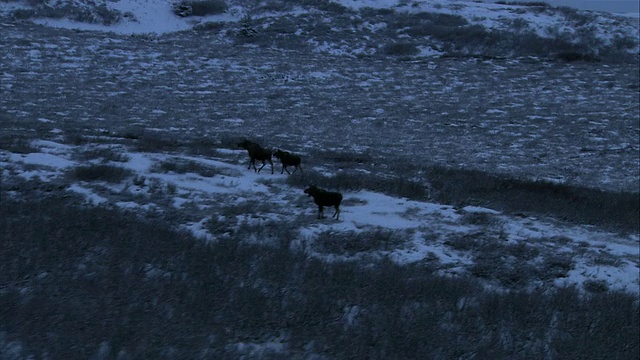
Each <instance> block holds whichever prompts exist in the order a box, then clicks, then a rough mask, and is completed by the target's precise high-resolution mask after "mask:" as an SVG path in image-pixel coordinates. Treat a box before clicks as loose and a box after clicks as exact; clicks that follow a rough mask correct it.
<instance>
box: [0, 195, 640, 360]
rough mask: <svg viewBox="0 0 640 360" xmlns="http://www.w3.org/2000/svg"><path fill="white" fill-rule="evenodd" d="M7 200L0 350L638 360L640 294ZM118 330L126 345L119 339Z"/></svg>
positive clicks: (36, 200) (69, 203) (0, 212)
mask: <svg viewBox="0 0 640 360" xmlns="http://www.w3.org/2000/svg"><path fill="white" fill-rule="evenodd" d="M26 196H27V197H29V196H30V195H29V194H26ZM0 197H1V198H2V199H7V200H6V201H5V200H3V201H2V202H0V219H2V221H3V231H0V248H1V249H0V250H1V251H0V283H2V284H5V286H4V288H3V290H2V291H1V292H0V304H4V305H6V304H8V305H6V306H0V318H2V319H3V326H4V328H3V332H5V333H6V334H11V338H8V337H6V335H2V334H3V333H2V332H0V344H2V341H4V342H5V343H13V344H14V345H15V344H17V343H18V342H20V344H21V348H20V354H26V355H29V354H38V353H40V354H41V353H47V354H48V355H49V356H50V357H52V358H65V357H68V356H69V349H70V348H73V355H74V356H78V357H82V358H90V357H91V356H92V355H94V354H96V351H97V349H101V348H104V342H105V339H108V341H109V345H110V349H113V350H112V353H120V354H125V352H126V355H127V356H130V357H132V358H147V357H152V358H163V357H167V354H171V356H169V357H173V358H199V357H202V355H203V354H206V355H207V356H210V357H215V358H225V357H234V358H236V357H240V356H241V355H242V354H246V351H244V350H242V349H240V348H239V346H238V344H244V348H245V349H246V348H247V347H249V346H250V345H247V344H257V345H256V346H260V345H262V344H264V343H273V342H274V339H278V338H283V334H290V335H285V336H284V338H283V340H284V339H285V338H286V340H284V341H286V346H283V348H282V349H279V350H277V351H276V353H275V354H274V356H275V357H282V358H291V357H304V358H312V357H314V356H317V355H318V354H319V353H322V354H323V356H326V357H330V358H388V357H389V354H394V357H398V358H429V357H430V356H432V355H433V354H438V355H440V356H441V357H442V358H458V357H464V358H467V357H469V358H470V357H474V356H475V357H479V358H510V357H513V354H515V353H518V356H519V357H523V358H535V357H536V356H539V355H540V354H541V353H545V352H548V353H552V354H557V356H558V357H561V358H567V359H569V358H571V359H573V358H619V359H634V358H637V357H638V355H639V354H638V347H634V346H628V345H629V344H634V342H635V341H636V337H637V334H638V331H639V328H640V324H639V323H640V321H639V314H638V313H639V310H638V307H637V297H636V295H633V294H625V293H618V292H610V291H607V292H602V293H598V292H596V293H592V294H591V295H590V296H586V297H585V296H581V295H580V293H579V292H578V291H577V290H576V289H575V288H564V289H558V290H555V291H547V292H546V293H542V292H538V291H533V292H530V291H526V292H525V291H511V292H508V293H492V292H488V291H486V290H484V289H483V288H482V287H481V286H480V285H479V284H478V283H477V282H474V281H473V280H472V279H462V278H453V277H440V276H436V275H434V274H433V271H432V269H430V268H429V267H425V266H423V265H422V264H413V265H398V264H395V263H393V262H391V261H389V260H388V259H380V260H375V259H373V258H369V259H367V262H366V263H363V262H358V261H350V262H342V261H333V262H330V263H328V262H325V261H322V260H319V259H314V258H309V257H308V256H306V254H304V253H302V252H292V251H289V247H288V246H287V242H286V241H284V240H282V239H281V240H282V241H281V242H278V241H276V242H275V243H276V244H281V245H276V246H263V245H261V244H250V243H248V242H237V241H233V240H231V241H219V242H214V243H209V244H203V243H202V242H200V241H197V240H196V239H194V238H192V237H191V236H190V235H189V234H188V233H187V232H178V231H174V230H171V225H170V224H168V223H167V222H166V221H164V219H163V218H158V219H156V220H144V219H143V218H141V217H139V216H138V215H136V214H135V213H129V212H118V211H114V210H110V209H108V208H104V207H80V206H78V205H77V199H70V198H65V197H62V196H60V197H57V196H41V194H32V195H31V197H29V200H28V201H23V200H20V201H16V200H12V199H11V198H9V197H7V196H5V194H0ZM272 235H273V236H275V237H282V238H287V237H288V236H289V235H288V234H287V231H278V232H273V233H272ZM276 240H278V239H276ZM105 289H108V290H109V291H105ZM78 324H81V326H78ZM122 324H126V326H127V336H124V337H118V336H114V335H113V334H118V333H119V332H118V331H119V329H121V327H122V326H123V325H122ZM611 329H615V331H612V330H611ZM461 331H463V332H464V336H460V333H461ZM212 333H215V334H216V336H215V337H212V336H211V334H212ZM425 333H428V334H431V337H430V338H429V341H424V334H425ZM3 336H5V337H3ZM52 338H55V339H56V341H55V342H51V339H52ZM539 339H546V340H545V341H544V342H540V341H539ZM372 342H375V344H376V346H371V344H372ZM157 344H163V345H161V346H158V345H157ZM124 349H126V350H124ZM0 351H6V350H0Z"/></svg>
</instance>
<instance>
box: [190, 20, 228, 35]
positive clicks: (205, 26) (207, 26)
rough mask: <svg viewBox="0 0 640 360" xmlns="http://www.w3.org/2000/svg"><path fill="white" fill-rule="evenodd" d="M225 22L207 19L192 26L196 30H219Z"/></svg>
mask: <svg viewBox="0 0 640 360" xmlns="http://www.w3.org/2000/svg"><path fill="white" fill-rule="evenodd" d="M224 27H225V23H224V22H219V21H207V22H205V23H202V24H197V25H196V26H194V27H193V29H194V30H198V31H211V32H219V31H221V30H222V29H224Z"/></svg>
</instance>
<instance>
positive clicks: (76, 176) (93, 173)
mask: <svg viewBox="0 0 640 360" xmlns="http://www.w3.org/2000/svg"><path fill="white" fill-rule="evenodd" d="M68 175H69V176H70V177H71V178H72V179H73V180H79V181H106V182H109V183H119V182H121V181H123V180H125V179H126V178H128V177H130V176H132V175H133V172H132V171H131V170H129V169H125V168H123V167H119V166H113V165H106V164H99V165H86V166H78V167H75V168H73V169H71V170H69V171H68Z"/></svg>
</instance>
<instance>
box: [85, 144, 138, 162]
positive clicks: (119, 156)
mask: <svg viewBox="0 0 640 360" xmlns="http://www.w3.org/2000/svg"><path fill="white" fill-rule="evenodd" d="M76 157H77V159H78V160H82V161H87V160H96V159H101V160H102V162H109V161H114V162H127V161H129V156H127V155H126V154H123V153H122V152H120V151H117V150H115V149H114V148H112V147H99V148H93V149H89V150H85V151H82V152H80V153H78V154H77V155H76Z"/></svg>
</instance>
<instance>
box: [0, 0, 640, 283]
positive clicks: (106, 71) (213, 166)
mask: <svg viewBox="0 0 640 360" xmlns="http://www.w3.org/2000/svg"><path fill="white" fill-rule="evenodd" d="M115 4H116V5H114V6H119V7H122V9H120V10H122V11H132V12H134V13H135V15H136V18H137V22H129V23H122V24H119V25H114V26H112V27H110V28H104V27H102V26H97V25H91V26H89V25H86V24H82V25H79V24H75V23H71V22H68V21H66V20H59V21H53V20H38V21H37V23H40V24H46V25H55V26H59V27H62V28H49V27H44V26H41V25H37V24H32V23H27V22H16V21H11V20H3V21H2V22H1V23H0V31H1V33H2V36H1V37H0V48H1V49H3V50H4V51H3V52H2V54H1V55H0V60H1V64H2V65H1V67H0V81H1V82H0V90H1V91H2V94H3V96H2V97H1V98H0V107H1V108H2V109H3V111H2V113H0V121H1V122H2V125H1V128H0V130H1V131H2V136H3V138H5V139H9V138H11V139H14V140H7V141H6V142H7V143H11V144H12V145H11V146H6V147H7V149H4V150H0V165H2V179H3V181H7V182H12V181H14V180H15V179H17V178H25V179H30V178H33V177H37V178H39V179H41V180H44V181H46V182H52V183H60V182H63V183H64V187H65V188H66V189H69V190H72V191H75V192H77V193H81V194H84V195H85V197H86V199H87V201H88V202H89V203H92V204H95V205H101V206H115V207H121V208H135V209H140V211H142V212H145V211H160V212H168V211H173V210H176V209H177V210H178V212H179V213H181V214H182V215H181V216H178V217H177V218H176V224H175V225H176V226H178V227H184V228H188V229H189V230H190V231H192V232H193V233H194V234H196V235H197V236H199V237H200V238H202V239H203V241H220V240H222V239H227V238H230V237H233V236H236V235H238V232H242V231H245V230H246V229H250V230H251V229H253V230H251V231H253V232H254V234H253V235H251V236H248V237H247V238H245V239H244V241H268V240H265V239H266V237H261V236H260V234H261V232H262V231H266V230H259V229H268V228H269V227H270V226H275V224H279V223H286V224H288V226H290V227H291V237H292V238H294V239H295V241H294V242H293V244H294V245H293V246H298V247H301V248H303V249H305V251H307V252H308V253H309V254H310V255H311V256H315V257H319V258H323V259H326V260H327V261H332V260H335V259H345V258H359V257H362V258H366V257H367V256H389V257H391V258H392V259H394V261H397V262H400V263H407V262H416V261H423V262H430V263H433V264H437V267H438V269H439V271H440V272H441V273H444V274H469V273H471V274H473V275H476V276H478V277H480V278H483V279H485V280H486V283H487V286H497V287H519V288H522V287H524V288H535V287H539V286H541V287H546V286H551V285H564V284H568V283H569V284H582V283H584V282H585V281H592V282H599V283H605V284H607V285H608V286H609V287H610V288H612V289H622V290H626V291H630V292H636V293H637V292H638V291H639V288H638V282H639V279H638V267H639V266H640V260H639V256H640V253H639V239H638V235H637V234H625V235H620V234H615V233H609V232H605V231H602V230H599V229H597V228H593V227H587V226H576V225H568V224H564V223H562V222H559V221H553V220H550V219H540V218H532V217H517V216H511V215H508V214H503V213H500V212H497V211H494V210H492V209H487V208H476V207H454V206H451V205H443V204H435V203H428V202H420V201H413V200H408V199H402V198H394V197H391V196H388V195H385V194H382V193H375V192H370V191H360V192H349V193H344V195H345V203H344V206H343V212H342V219H341V221H339V222H336V221H332V220H321V221H317V220H315V214H316V208H315V206H314V205H313V203H312V202H311V200H309V199H307V198H306V197H304V196H303V194H302V192H301V189H299V188H295V187H291V186H289V185H287V183H286V181H285V179H286V178H285V176H282V175H279V174H275V175H271V174H269V173H265V171H263V172H262V173H260V174H255V173H253V172H252V171H248V170H247V169H246V167H245V165H243V164H245V161H246V154H245V153H244V151H241V150H236V149H231V147H229V146H225V145H224V144H226V145H228V144H229V143H230V141H231V139H236V138H239V137H242V136H249V137H252V138H258V139H259V140H260V141H261V142H262V143H263V144H266V145H269V146H273V147H283V148H286V149H288V150H293V151H296V152H298V153H301V154H303V156H304V159H305V162H304V164H303V165H304V166H305V168H307V169H310V170H316V171H320V172H324V173H328V174H331V173H337V172H339V171H341V167H342V166H343V165H335V164H332V163H327V162H326V161H325V160H326V154H327V153H330V154H348V155H349V156H352V157H354V158H357V157H361V158H362V159H365V163H364V164H361V166H362V168H363V171H369V172H379V173H381V174H389V175H390V176H404V174H393V173H392V171H393V170H390V169H393V165H394V164H398V163H402V164H410V163H414V164H417V165H418V168H419V165H426V164H441V165H445V166H453V167H457V168H471V169H480V170H485V171H489V172H499V173H504V174H509V175H511V176H516V177H522V178H531V179H544V180H551V181H554V182H560V183H567V184H575V185H584V186H587V187H593V188H603V189H608V190H624V191H637V189H638V186H639V177H640V172H639V167H638V152H639V151H640V146H639V140H638V138H639V135H640V127H639V124H638V121H639V100H638V88H639V86H638V68H637V66H636V64H624V63H623V64H593V63H558V62H547V61H543V60H540V59H504V60H500V59H493V60H479V59H466V60H460V59H447V58H438V57H433V55H437V52H432V51H430V50H429V49H426V48H425V49H423V50H424V51H423V53H422V54H423V55H424V57H418V58H417V59H415V61H405V62H401V61H395V60H389V59H384V58H381V57H376V56H372V57H358V55H362V54H369V53H371V51H373V50H371V49H367V48H362V49H354V48H353V47H351V46H346V45H344V44H341V42H339V41H335V40H333V39H335V36H334V35H331V34H329V35H327V36H326V37H324V38H314V39H310V40H309V41H307V42H305V43H304V46H306V47H304V48H303V49H308V50H309V51H300V49H292V50H291V51H284V50H282V48H278V49H275V48H263V47H259V46H255V45H251V44H248V45H238V44H235V43H233V42H231V41H229V39H228V37H226V36H225V35H223V34H222V33H215V32H194V31H182V32H175V31H177V30H186V29H189V28H191V27H192V26H193V22H191V23H189V22H187V21H185V20H178V19H176V18H174V17H171V16H170V15H169V9H168V6H166V7H162V6H157V7H153V9H154V12H153V13H150V12H149V11H150V10H149V9H150V8H151V7H149V6H145V3H144V2H127V1H123V0H121V1H120V2H117V3H115ZM345 4H346V5H348V6H356V4H358V6H360V5H367V6H372V7H383V6H389V5H390V4H389V3H388V2H383V1H367V2H358V3H356V2H345ZM394 4H395V2H394ZM420 6H421V7H422V8H424V9H427V7H428V10H429V9H430V10H437V11H440V12H443V13H453V12H455V13H457V14H459V13H462V14H465V16H467V17H468V18H470V19H475V20H477V21H481V22H482V24H483V25H484V26H487V27H496V28H499V27H500V26H501V25H500V24H502V23H503V22H501V21H500V19H503V17H504V16H505V14H508V13H517V12H518V9H519V8H520V7H515V6H513V7H509V8H507V9H505V7H504V6H502V7H500V6H497V5H492V4H484V5H482V6H480V5H477V6H476V5H471V4H468V3H465V4H457V5H455V6H454V5H452V3H451V2H445V1H438V2H429V3H427V2H420ZM417 8H420V7H399V8H398V9H399V10H402V11H417V10H416V9H417ZM422 8H420V9H422ZM232 9H233V11H230V12H228V13H226V14H224V15H220V16H218V17H215V18H211V19H198V20H197V22H199V21H204V20H211V21H237V20H238V19H240V18H241V16H242V14H243V11H244V10H243V8H240V7H234V8H232ZM424 9H423V10H424ZM156 11H158V12H156ZM296 11H297V12H296ZM496 14H498V15H496ZM288 16H299V17H298V18H295V19H296V21H298V22H299V24H300V25H299V26H300V28H301V29H303V30H301V32H304V31H306V30H304V28H305V26H310V27H314V26H316V25H314V24H315V23H313V22H312V20H309V18H308V17H305V14H304V13H301V12H299V11H298V10H295V9H294V10H293V11H292V12H291V15H288ZM538 17H539V19H534V18H531V19H529V20H530V21H531V22H532V24H534V25H536V24H537V25H536V26H537V27H536V28H535V29H536V31H543V30H544V29H548V25H549V23H550V22H553V21H555V20H554V18H553V16H547V15H544V14H539V15H538ZM159 19H163V20H161V21H160V20H159ZM607 19H608V18H604V17H603V20H602V24H601V26H603V27H606V24H607V21H609V20H607ZM534 20H535V21H534ZM314 21H315V20H314ZM274 23H276V20H273V21H272V20H268V21H266V22H264V24H265V25H264V26H265V28H266V27H268V26H269V24H274ZM384 26H386V25H384V24H365V25H363V27H366V28H367V29H368V30H367V31H369V34H371V36H374V35H373V34H374V33H375V32H376V29H379V28H381V27H384ZM532 26H533V25H532ZM65 28H71V29H65ZM75 28H82V29H90V30H105V29H106V30H109V31H112V32H109V33H107V32H102V31H98V32H84V31H76V30H73V29H75ZM636 29H637V28H636ZM152 33H156V34H152ZM605 33H607V32H606V31H603V34H605ZM131 34H138V35H135V36H131ZM139 34H143V35H139ZM162 34H163V35H162ZM296 34H297V32H296ZM608 34H611V33H608ZM431 50H433V49H431ZM283 55H284V57H285V58H286V61H283ZM150 134H151V135H150ZM140 135H142V136H151V137H156V136H157V137H158V138H162V137H163V136H165V135H166V136H169V138H170V139H176V138H177V139H183V140H182V141H184V142H187V141H193V140H194V139H203V138H204V139H207V141H208V142H207V143H208V144H217V145H216V146H217V147H215V146H214V147H212V148H210V149H208V151H207V152H206V153H207V154H214V155H207V156H192V155H189V156H188V155H185V154H182V153H177V152H176V153H172V152H171V151H170V150H169V151H167V150H166V149H167V148H170V146H164V147H161V148H162V149H160V150H157V151H145V152H139V151H137V150H136V149H135V147H132V146H130V145H131V142H128V141H127V139H128V138H131V137H137V136H140ZM74 139H77V140H81V141H77V143H74ZM87 139H90V140H89V143H87ZM172 141H174V140H172ZM178 141H180V140H178ZM12 142H13V143H12ZM165 145H166V144H165ZM173 145H179V144H173ZM20 146H24V147H25V148H28V150H26V151H19V149H16V148H18V147H20ZM212 146H213V145H212ZM100 149H102V150H104V149H110V150H109V151H115V152H116V153H118V154H120V155H121V156H122V159H124V160H126V161H120V162H113V161H110V162H109V159H107V163H109V164H111V165H116V166H122V167H125V168H128V169H130V170H131V171H132V172H133V173H134V175H133V176H132V177H129V178H128V179H126V180H125V181H123V182H121V183H116V184H110V183H103V182H99V181H98V182H82V181H77V182H74V183H65V181H68V180H65V179H68V177H65V171H68V170H70V169H72V168H74V167H76V166H80V165H87V164H90V163H96V162H99V161H100V159H99V158H96V159H91V160H82V159H79V158H78V156H79V154H83V153H85V152H91V151H98V150H100ZM323 156H324V157H323ZM167 162H168V163H183V162H188V163H189V164H190V166H195V168H199V167H205V168H207V169H209V171H210V172H211V173H210V174H207V175H206V176H203V175H200V174H197V173H191V172H187V173H176V172H170V171H169V172H163V171H159V170H158V169H162V164H163V163H167ZM356 163H358V161H356V162H355V163H353V164H350V165H349V166H356V167H357V166H360V165H357V164H356ZM193 164H196V165H193ZM296 176H297V175H296ZM407 176H413V177H417V178H420V173H419V171H418V170H416V173H411V172H409V173H408V175H407ZM426 180H427V181H428V179H426ZM12 194H13V195H12V196H19V192H14V193H12ZM221 204H222V205H221ZM265 204H266V205H265ZM256 229H258V230H256ZM381 229H382V230H384V231H388V234H390V235H389V239H390V241H389V242H386V243H384V244H377V245H372V244H368V243H367V242H366V237H365V240H364V241H360V242H359V243H357V244H354V243H350V242H349V241H348V240H345V243H336V242H335V241H332V240H331V239H332V238H338V239H348V237H349V236H353V237H354V238H357V236H356V234H358V233H365V234H367V233H371V232H375V231H381ZM251 231H250V232H251ZM345 234H346V235H345ZM470 239H472V240H471V241H470ZM478 244H479V245H478ZM378 245H379V246H378ZM480 245H490V246H487V247H483V246H480ZM487 249H493V250H487ZM491 251H493V252H491ZM532 254H533V255H532ZM486 258H491V259H494V260H495V261H497V262H498V263H499V264H500V265H496V266H497V267H498V268H500V269H502V270H501V271H498V272H497V273H496V274H497V275H496V274H494V273H491V272H490V271H489V273H487V270H486V269H483V268H482V267H481V266H480V265H479V261H480V259H486ZM498 259H499V261H498ZM536 266H538V267H541V268H543V269H545V267H546V270H545V271H542V272H541V273H539V274H535V275H531V274H528V275H526V276H525V275H522V276H523V279H525V280H526V281H525V282H524V283H521V282H519V283H516V284H513V283H509V282H508V281H506V280H505V279H501V278H500V276H499V275H500V273H505V272H510V271H520V272H523V273H527V272H529V270H530V269H532V268H534V267H536ZM514 269H515V270H514Z"/></svg>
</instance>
